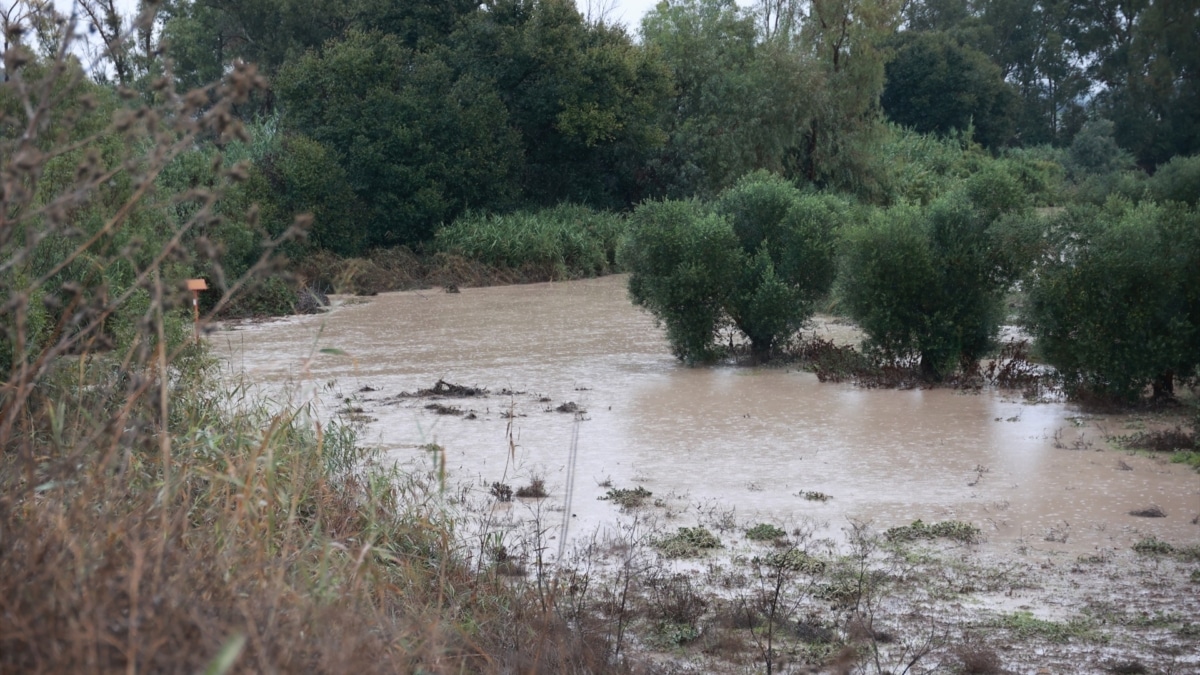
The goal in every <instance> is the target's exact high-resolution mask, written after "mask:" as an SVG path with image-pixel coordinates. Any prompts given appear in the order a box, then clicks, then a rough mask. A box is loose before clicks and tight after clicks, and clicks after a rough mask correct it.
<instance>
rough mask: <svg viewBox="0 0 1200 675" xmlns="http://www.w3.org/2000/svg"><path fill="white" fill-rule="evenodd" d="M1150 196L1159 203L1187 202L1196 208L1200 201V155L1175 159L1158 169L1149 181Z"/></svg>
mask: <svg viewBox="0 0 1200 675" xmlns="http://www.w3.org/2000/svg"><path fill="white" fill-rule="evenodd" d="M1149 188H1150V194H1151V195H1152V196H1153V197H1154V198H1155V199H1157V200H1158V201H1163V202H1165V201H1174V202H1185V203H1187V204H1190V205H1192V206H1196V202H1197V200H1200V155H1193V156H1191V157H1175V158H1174V159H1172V160H1171V161H1169V162H1167V163H1166V164H1163V165H1162V166H1160V167H1158V171H1156V172H1155V173H1154V176H1153V177H1152V178H1151V179H1150V180H1149Z"/></svg>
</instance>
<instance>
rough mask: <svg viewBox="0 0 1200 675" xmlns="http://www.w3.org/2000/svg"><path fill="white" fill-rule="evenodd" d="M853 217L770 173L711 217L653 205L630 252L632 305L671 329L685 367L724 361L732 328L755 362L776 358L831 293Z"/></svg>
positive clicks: (749, 179)
mask: <svg viewBox="0 0 1200 675" xmlns="http://www.w3.org/2000/svg"><path fill="white" fill-rule="evenodd" d="M849 213H850V209H849V206H848V205H847V203H846V202H845V201H843V200H841V199H839V198H836V197H833V196H829V195H820V194H812V193H807V194H806V193H802V192H801V191H800V190H798V189H796V187H795V186H793V185H791V184H790V183H789V182H788V181H786V180H785V179H783V178H780V177H778V176H774V175H772V174H769V173H766V172H757V173H753V174H750V175H748V176H746V177H744V178H743V179H742V180H740V181H739V182H738V183H737V185H735V186H734V187H732V188H730V189H729V190H727V191H726V192H725V193H723V194H722V195H721V196H720V198H719V199H718V200H717V201H716V202H715V203H714V204H713V205H712V208H711V210H710V209H709V208H707V207H706V206H704V205H701V204H699V203H696V202H649V203H645V204H643V205H642V206H640V207H639V208H638V209H637V211H635V212H634V214H633V216H631V227H630V232H629V238H628V240H627V242H626V244H625V246H624V247H623V251H624V256H623V257H624V259H625V260H626V261H627V262H626V267H627V268H628V270H629V271H630V272H631V273H632V276H631V278H630V282H629V288H630V295H631V296H632V298H633V300H634V302H635V303H637V304H640V305H643V306H645V307H646V308H647V309H649V310H650V311H651V312H653V313H654V314H655V316H656V317H657V318H658V319H659V320H660V321H662V322H663V323H665V324H666V326H667V337H668V339H669V340H670V342H671V345H672V350H673V351H674V352H675V355H676V356H677V357H679V358H680V359H681V360H684V361H687V362H697V361H711V360H714V359H716V358H719V357H720V355H721V354H722V353H723V351H724V349H723V347H724V346H723V345H721V344H719V343H718V332H719V330H720V329H721V328H722V327H723V326H725V325H727V324H731V325H732V327H735V328H736V329H737V330H738V331H739V332H740V333H741V334H742V335H744V336H745V337H746V339H747V341H748V342H749V344H750V348H751V350H752V351H753V353H754V354H755V356H757V357H766V356H769V355H770V354H771V353H772V352H773V351H774V350H775V348H776V347H777V346H778V345H780V344H781V343H782V342H784V341H785V340H787V339H788V338H790V337H791V336H792V335H793V334H795V332H796V331H797V330H798V329H799V328H800V326H802V325H803V324H804V322H805V321H806V320H807V319H808V318H809V317H810V316H812V313H813V311H814V308H815V303H816V301H817V299H818V298H820V297H822V296H823V295H824V294H825V293H826V292H827V291H828V290H829V286H830V284H831V283H832V281H833V277H834V274H835V269H836V265H835V262H834V260H835V258H834V250H835V247H836V237H837V233H838V231H839V229H840V228H841V227H842V225H843V224H844V223H845V222H847V221H848V220H849Z"/></svg>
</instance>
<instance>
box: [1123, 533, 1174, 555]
mask: <svg viewBox="0 0 1200 675" xmlns="http://www.w3.org/2000/svg"><path fill="white" fill-rule="evenodd" d="M1133 550H1135V551H1137V552H1138V553H1141V554H1143V555H1170V554H1172V553H1174V552H1175V547H1174V546H1172V545H1170V544H1168V543H1167V542H1165V541H1162V540H1161V539H1158V538H1157V537H1153V536H1150V537H1146V538H1145V539H1143V540H1141V541H1139V542H1138V543H1136V544H1134V545H1133Z"/></svg>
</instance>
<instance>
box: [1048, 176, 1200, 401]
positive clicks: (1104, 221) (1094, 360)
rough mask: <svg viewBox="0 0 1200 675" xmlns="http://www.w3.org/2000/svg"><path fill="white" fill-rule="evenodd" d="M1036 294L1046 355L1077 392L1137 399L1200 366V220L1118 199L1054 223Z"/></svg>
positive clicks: (1169, 387)
mask: <svg viewBox="0 0 1200 675" xmlns="http://www.w3.org/2000/svg"><path fill="white" fill-rule="evenodd" d="M1052 232H1053V233H1054V235H1055V237H1054V241H1053V244H1054V245H1053V246H1052V247H1051V248H1050V250H1049V251H1048V254H1047V255H1046V256H1045V258H1044V259H1043V261H1042V265H1041V266H1040V267H1039V269H1038V271H1037V274H1036V275H1035V276H1034V279H1033V283H1032V284H1031V286H1030V290H1029V304H1028V316H1027V322H1028V325H1029V328H1030V330H1031V332H1032V333H1033V334H1034V336H1035V338H1036V340H1037V345H1038V349H1039V351H1040V352H1041V353H1042V354H1043V356H1044V357H1045V358H1046V360H1047V362H1049V363H1050V364H1051V365H1053V366H1054V367H1055V368H1057V369H1058V370H1059V372H1060V373H1061V374H1062V375H1063V377H1064V379H1065V380H1066V382H1067V384H1068V386H1069V387H1070V388H1071V389H1072V390H1073V392H1074V393H1082V391H1085V390H1086V391H1089V392H1092V393H1094V394H1099V395H1103V396H1110V397H1113V398H1116V399H1118V400H1124V401H1132V400H1136V399H1137V398H1139V397H1140V396H1141V393H1142V391H1143V390H1144V389H1145V387H1146V386H1147V385H1153V387H1154V392H1155V395H1156V396H1166V395H1169V394H1171V393H1172V391H1173V382H1174V378H1175V376H1177V375H1178V376H1188V375H1191V374H1193V373H1194V372H1195V371H1196V368H1197V366H1198V365H1200V291H1197V288H1200V213H1198V212H1197V211H1196V210H1195V209H1190V208H1188V207H1187V206H1185V205H1183V204H1170V205H1157V204H1153V203H1150V202H1143V203H1142V204H1140V205H1138V206H1133V205H1132V204H1131V203H1129V202H1127V201H1121V200H1111V201H1110V202H1109V203H1107V204H1106V205H1104V206H1103V207H1095V206H1081V207H1075V208H1073V209H1072V210H1070V211H1069V212H1068V213H1067V215H1066V216H1064V217H1063V218H1061V219H1060V220H1059V221H1058V222H1056V223H1055V226H1054V228H1053V229H1052Z"/></svg>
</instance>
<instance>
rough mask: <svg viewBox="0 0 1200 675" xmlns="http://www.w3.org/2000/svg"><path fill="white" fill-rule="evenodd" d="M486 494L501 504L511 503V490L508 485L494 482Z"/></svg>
mask: <svg viewBox="0 0 1200 675" xmlns="http://www.w3.org/2000/svg"><path fill="white" fill-rule="evenodd" d="M488 492H489V493H490V494H491V495H492V496H493V497H495V498H496V499H497V500H499V501H502V502H511V501H512V498H513V489H512V486H511V485H509V484H508V483H501V482H499V481H496V482H495V483H492V487H491V488H490V489H489V490H488Z"/></svg>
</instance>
